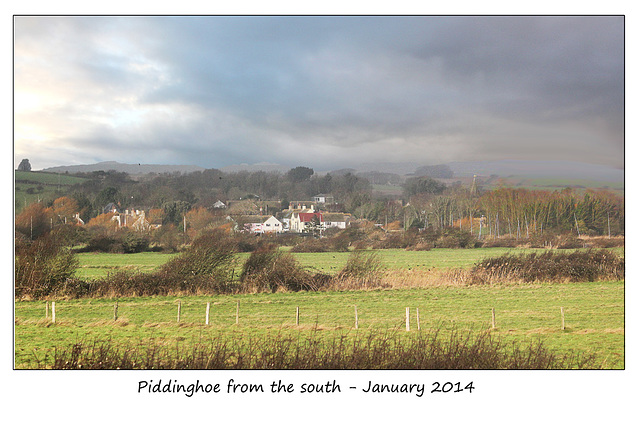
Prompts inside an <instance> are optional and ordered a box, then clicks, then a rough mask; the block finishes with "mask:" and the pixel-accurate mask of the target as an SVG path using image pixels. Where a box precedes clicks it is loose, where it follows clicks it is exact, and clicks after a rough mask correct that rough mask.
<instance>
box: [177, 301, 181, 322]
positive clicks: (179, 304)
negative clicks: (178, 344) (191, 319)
mask: <svg viewBox="0 0 640 427" xmlns="http://www.w3.org/2000/svg"><path fill="white" fill-rule="evenodd" d="M181 309H182V301H178V323H180V310H181Z"/></svg>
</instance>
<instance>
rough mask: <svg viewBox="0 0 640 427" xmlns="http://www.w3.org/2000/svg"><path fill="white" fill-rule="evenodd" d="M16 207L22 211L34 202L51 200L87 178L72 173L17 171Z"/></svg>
mask: <svg viewBox="0 0 640 427" xmlns="http://www.w3.org/2000/svg"><path fill="white" fill-rule="evenodd" d="M14 173H15V209H16V213H20V211H22V209H24V208H25V206H28V205H29V204H31V203H34V202H38V201H41V202H45V203H46V202H50V201H53V199H55V198H56V197H59V196H60V195H61V194H64V193H65V192H67V191H68V189H69V188H70V187H71V186H72V185H74V184H79V183H82V182H85V181H86V179H85V178H79V177H75V176H70V175H63V174H55V173H45V172H26V171H15V172H14Z"/></svg>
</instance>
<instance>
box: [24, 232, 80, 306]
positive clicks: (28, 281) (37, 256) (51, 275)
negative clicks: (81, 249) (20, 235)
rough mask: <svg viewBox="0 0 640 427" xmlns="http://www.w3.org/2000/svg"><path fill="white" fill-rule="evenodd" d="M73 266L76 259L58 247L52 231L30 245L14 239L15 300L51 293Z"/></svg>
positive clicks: (76, 262) (72, 269)
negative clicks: (16, 298)
mask: <svg viewBox="0 0 640 427" xmlns="http://www.w3.org/2000/svg"><path fill="white" fill-rule="evenodd" d="M77 267H78V259H77V257H76V256H75V255H74V254H73V253H72V252H71V251H70V250H69V248H67V247H65V246H64V245H63V244H62V239H59V238H58V236H57V235H56V233H55V231H54V232H51V233H48V234H45V235H43V236H41V237H39V238H38V239H36V240H35V241H33V242H31V243H26V242H25V241H24V240H23V239H16V248H15V294H16V297H31V298H40V297H43V296H47V295H51V294H54V293H56V292H58V291H59V290H60V287H61V286H62V285H63V284H64V282H65V281H66V280H67V279H69V278H70V277H71V276H72V275H73V274H74V273H75V270H76V268H77Z"/></svg>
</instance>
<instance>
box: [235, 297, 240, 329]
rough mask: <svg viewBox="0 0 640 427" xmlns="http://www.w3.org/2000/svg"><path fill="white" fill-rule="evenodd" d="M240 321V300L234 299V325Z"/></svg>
mask: <svg viewBox="0 0 640 427" xmlns="http://www.w3.org/2000/svg"><path fill="white" fill-rule="evenodd" d="M239 323H240V301H236V325H238V324H239Z"/></svg>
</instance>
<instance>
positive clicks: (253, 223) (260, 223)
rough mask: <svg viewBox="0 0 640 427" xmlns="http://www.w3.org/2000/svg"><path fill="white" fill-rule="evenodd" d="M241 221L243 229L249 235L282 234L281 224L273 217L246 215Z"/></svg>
mask: <svg viewBox="0 0 640 427" xmlns="http://www.w3.org/2000/svg"><path fill="white" fill-rule="evenodd" d="M241 220H242V223H243V224H244V227H243V229H244V230H245V231H249V232H251V233H256V234H264V233H282V223H281V222H280V221H278V219H277V218H276V217H275V216H273V215H246V216H244V217H242V219H241Z"/></svg>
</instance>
